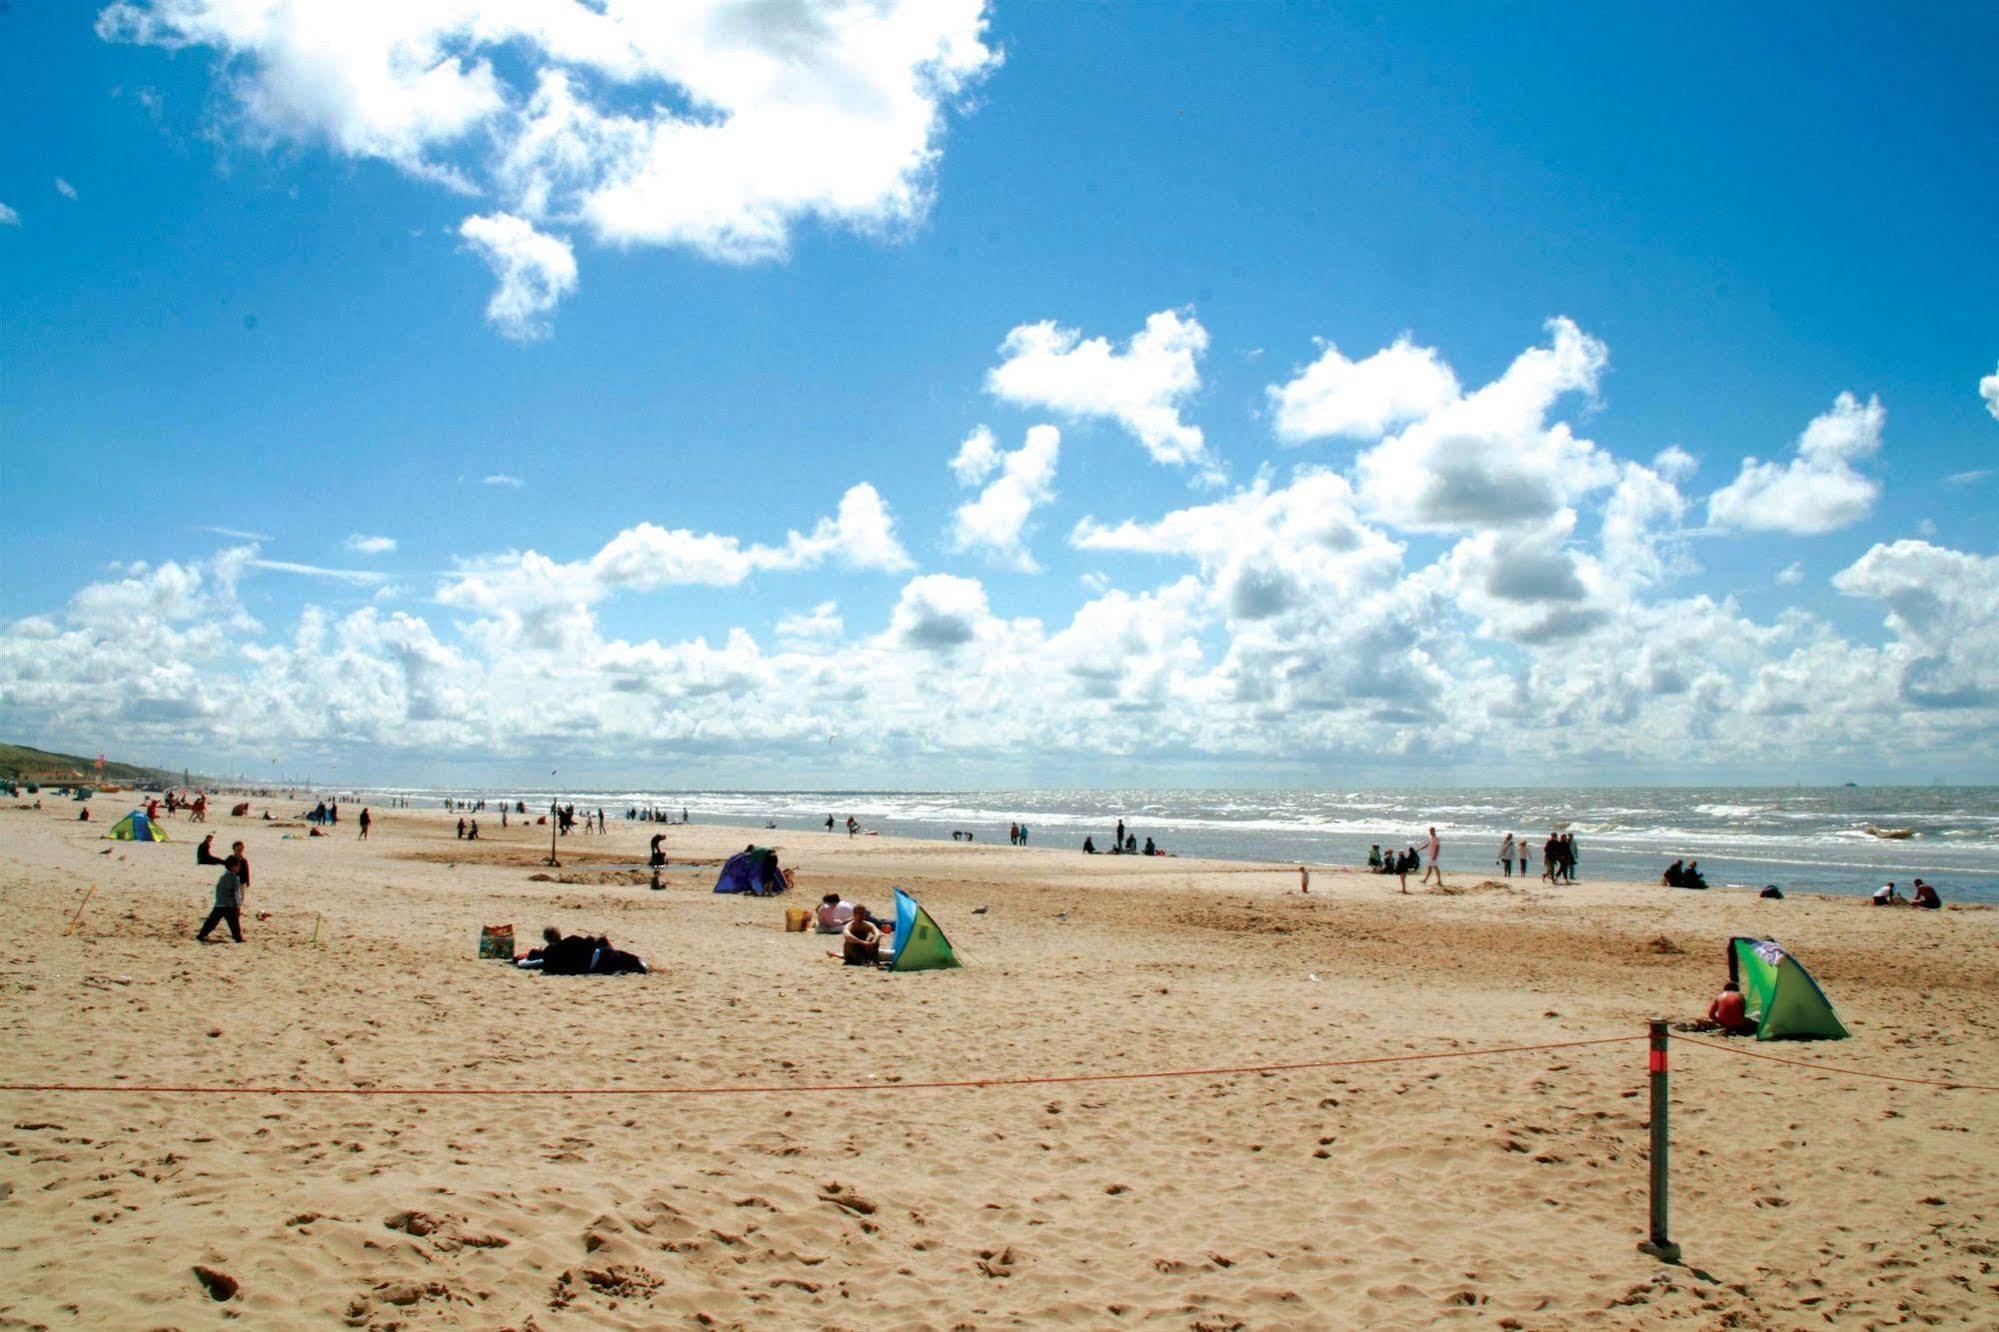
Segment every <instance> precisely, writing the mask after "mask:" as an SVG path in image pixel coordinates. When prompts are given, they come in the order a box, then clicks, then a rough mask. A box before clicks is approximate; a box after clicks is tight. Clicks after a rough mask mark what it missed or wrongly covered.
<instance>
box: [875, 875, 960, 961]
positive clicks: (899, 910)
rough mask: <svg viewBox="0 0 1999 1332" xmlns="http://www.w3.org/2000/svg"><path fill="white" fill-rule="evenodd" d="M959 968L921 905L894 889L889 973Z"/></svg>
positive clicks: (954, 955) (948, 947)
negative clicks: (893, 926) (891, 951)
mask: <svg viewBox="0 0 1999 1332" xmlns="http://www.w3.org/2000/svg"><path fill="white" fill-rule="evenodd" d="M962 965H963V964H962V963H960V962H959V961H958V955H957V954H956V953H954V952H952V951H951V941H950V940H949V939H946V938H945V937H944V931H942V930H940V929H938V928H937V922H936V921H934V920H932V919H930V913H929V912H928V911H925V910H924V909H923V904H922V903H920V902H918V901H917V900H916V899H915V898H913V897H911V896H910V895H909V894H908V893H905V892H904V891H902V889H900V888H898V889H896V890H895V954H894V956H893V957H891V958H890V959H889V964H888V969H889V970H890V971H935V970H937V969H939V968H941V967H956V966H962Z"/></svg>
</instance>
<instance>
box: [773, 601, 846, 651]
mask: <svg viewBox="0 0 1999 1332" xmlns="http://www.w3.org/2000/svg"><path fill="white" fill-rule="evenodd" d="M846 632H847V624H846V621H844V620H842V619H841V618H840V607H839V605H838V603H836V602H831V601H822V602H820V603H819V604H818V605H816V606H814V607H813V608H812V609H811V610H809V611H807V612H804V613H803V614H796V615H786V616H782V617H780V618H779V620H778V622H777V636H778V639H779V641H781V642H783V643H785V644H787V645H789V646H791V647H804V648H823V647H825V646H827V645H828V644H831V643H835V642H838V641H839V640H840V638H841V637H842V636H843V635H844V634H845V633H846Z"/></svg>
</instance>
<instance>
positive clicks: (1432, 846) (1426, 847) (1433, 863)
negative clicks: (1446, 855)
mask: <svg viewBox="0 0 1999 1332" xmlns="http://www.w3.org/2000/svg"><path fill="white" fill-rule="evenodd" d="M1443 850H1444V844H1443V843H1442V842H1440V841H1438V840H1437V830H1436V829H1435V828H1432V829H1430V840H1429V841H1427V842H1425V843H1423V851H1424V853H1425V854H1426V855H1427V856H1429V858H1430V867H1429V868H1428V869H1426V870H1424V871H1423V877H1422V878H1420V879H1418V880H1416V886H1417V887H1419V888H1420V887H1422V886H1423V885H1424V884H1426V883H1428V882H1429V881H1430V876H1431V875H1433V874H1434V875H1436V876H1437V886H1438V887H1439V888H1441V887H1443V886H1444V872H1443V871H1442V870H1441V869H1439V868H1437V857H1438V856H1440V855H1442V854H1443Z"/></svg>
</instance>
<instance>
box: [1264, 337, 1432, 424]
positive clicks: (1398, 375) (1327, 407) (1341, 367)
mask: <svg viewBox="0 0 1999 1332" xmlns="http://www.w3.org/2000/svg"><path fill="white" fill-rule="evenodd" d="M1324 346H1325V350H1324V351H1323V352H1321V353H1320V354H1319V359H1318V360H1316V361H1314V362H1312V364H1310V365H1308V366H1306V367H1305V368H1304V369H1303V370H1301V371H1299V372H1298V374H1297V376H1296V377H1294V378H1293V379H1292V380H1291V381H1290V382H1288V383H1285V384H1272V385H1271V386H1270V387H1269V388H1268V389H1266V390H1265V392H1266V393H1267V394H1268V395H1269V398H1270V405H1271V407H1272V408H1273V409H1274V410H1275V411H1276V413H1277V419H1276V431H1277V437H1278V438H1279V439H1281V440H1283V441H1284V442H1285V443H1287V444H1301V443H1304V442H1305V441H1307V440H1313V439H1325V438H1328V437H1333V436H1346V437H1348V438H1351V439H1379V438H1380V437H1381V436H1382V435H1383V434H1385V433H1386V432H1387V431H1389V430H1390V429H1392V428H1393V427H1395V426H1398V425H1401V424H1403V423H1404V422H1407V421H1413V420H1416V419H1417V418H1418V417H1423V416H1428V415H1429V414H1430V413H1431V412H1434V411H1436V410H1437V409H1438V408H1440V407H1443V406H1445V405H1446V404H1448V403H1451V402H1454V401H1456V400H1457V397H1458V393H1459V390H1458V377H1457V376H1456V375H1454V374H1452V373H1451V368H1450V367H1449V366H1447V365H1445V364H1444V362H1443V360H1442V358H1440V357H1439V356H1438V355H1437V353H1436V351H1435V349H1433V348H1430V347H1417V346H1414V345H1412V344H1411V343H1410V341H1409V339H1408V337H1407V336H1404V337H1401V338H1398V339H1396V341H1395V343H1394V344H1393V345H1392V346H1388V347H1384V348H1382V349H1381V350H1380V351H1378V352H1376V353H1375V354H1374V355H1372V356H1369V357H1367V358H1366V359H1364V360H1360V361H1349V360H1348V359H1347V358H1346V357H1344V356H1342V355H1340V349H1339V348H1338V347H1335V346H1334V345H1333V344H1331V343H1326V344H1324Z"/></svg>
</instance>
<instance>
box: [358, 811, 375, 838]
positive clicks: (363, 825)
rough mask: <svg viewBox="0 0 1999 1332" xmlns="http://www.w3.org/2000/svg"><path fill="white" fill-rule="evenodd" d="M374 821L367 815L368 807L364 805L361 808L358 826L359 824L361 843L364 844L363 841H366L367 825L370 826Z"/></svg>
mask: <svg viewBox="0 0 1999 1332" xmlns="http://www.w3.org/2000/svg"><path fill="white" fill-rule="evenodd" d="M374 821H375V820H374V818H373V816H371V815H370V814H369V813H368V807H367V806H366V805H363V806H361V818H360V824H361V840H362V841H364V842H365V841H367V840H368V825H369V824H371V823H373V822H374Z"/></svg>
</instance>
